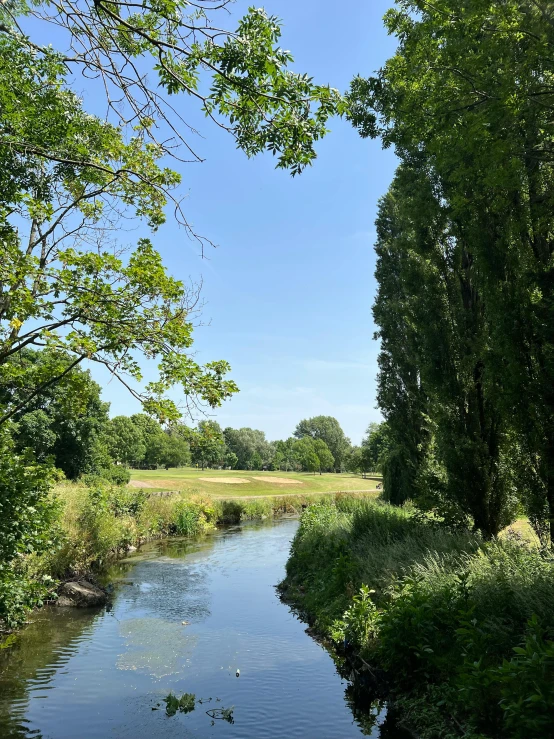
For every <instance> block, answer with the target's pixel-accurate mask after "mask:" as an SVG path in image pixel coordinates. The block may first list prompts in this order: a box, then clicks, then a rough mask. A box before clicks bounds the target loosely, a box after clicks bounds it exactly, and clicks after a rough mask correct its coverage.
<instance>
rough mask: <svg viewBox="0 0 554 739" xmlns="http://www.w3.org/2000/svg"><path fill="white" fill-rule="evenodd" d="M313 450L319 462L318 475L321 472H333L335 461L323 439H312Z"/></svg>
mask: <svg viewBox="0 0 554 739" xmlns="http://www.w3.org/2000/svg"><path fill="white" fill-rule="evenodd" d="M313 448H314V451H315V453H316V454H317V458H318V460H319V474H320V475H321V474H322V472H323V471H325V472H331V471H332V470H333V467H334V464H335V459H334V457H333V455H332V454H331V451H330V449H329V447H328V446H327V444H326V443H325V442H324V441H323V439H314V442H313Z"/></svg>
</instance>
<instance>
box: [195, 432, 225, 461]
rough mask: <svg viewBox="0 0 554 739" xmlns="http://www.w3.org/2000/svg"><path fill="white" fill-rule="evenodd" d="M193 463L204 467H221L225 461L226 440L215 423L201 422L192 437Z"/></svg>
mask: <svg viewBox="0 0 554 739" xmlns="http://www.w3.org/2000/svg"><path fill="white" fill-rule="evenodd" d="M190 451H191V455H192V461H193V462H194V463H195V464H197V465H199V466H200V467H202V469H204V467H209V466H212V465H213V466H221V465H222V464H223V462H224V460H225V438H224V436H223V432H222V430H221V427H220V425H219V424H218V423H216V422H215V421H200V423H199V424H198V428H197V430H196V431H194V432H192V433H191V435H190Z"/></svg>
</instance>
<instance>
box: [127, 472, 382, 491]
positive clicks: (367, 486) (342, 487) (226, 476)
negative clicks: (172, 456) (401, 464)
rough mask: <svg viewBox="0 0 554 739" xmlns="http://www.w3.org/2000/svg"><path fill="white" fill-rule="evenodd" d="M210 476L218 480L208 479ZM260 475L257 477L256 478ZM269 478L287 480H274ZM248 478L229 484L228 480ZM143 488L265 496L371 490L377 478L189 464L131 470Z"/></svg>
mask: <svg viewBox="0 0 554 739" xmlns="http://www.w3.org/2000/svg"><path fill="white" fill-rule="evenodd" d="M202 478H214V479H218V480H220V482H211V481H210V482H208V481H206V480H204V479H202ZM257 478H261V479H257ZM272 478H278V479H281V480H287V482H286V483H283V482H275V480H274V479H272ZM237 479H238V480H248V482H246V483H239V484H233V483H232V482H230V481H231V480H237ZM142 483H144V489H145V490H152V491H154V490H194V491H195V492H197V493H199V494H202V495H211V496H215V497H217V498H226V499H229V498H243V497H251V496H265V495H295V494H302V495H305V494H309V493H335V492H350V491H356V492H361V491H363V492H372V491H376V489H377V485H378V484H379V483H380V478H379V477H377V476H375V477H373V478H371V479H364V478H362V476H361V475H355V474H350V473H342V474H333V473H327V474H323V475H313V474H310V473H307V472H258V471H251V472H249V471H247V470H198V469H194V468H190V467H185V468H179V469H171V470H132V471H131V485H132V487H135V488H136V487H139V486H141V485H142Z"/></svg>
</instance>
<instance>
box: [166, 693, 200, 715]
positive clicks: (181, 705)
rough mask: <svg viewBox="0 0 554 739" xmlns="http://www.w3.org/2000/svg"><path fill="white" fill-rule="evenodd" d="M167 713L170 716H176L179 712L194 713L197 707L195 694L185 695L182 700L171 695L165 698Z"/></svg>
mask: <svg viewBox="0 0 554 739" xmlns="http://www.w3.org/2000/svg"><path fill="white" fill-rule="evenodd" d="M164 703H165V712H166V714H167V715H168V716H175V714H176V713H177V711H179V712H180V713H190V712H191V711H194V708H195V706H196V696H195V695H194V693H183V695H182V696H181V697H180V698H177V696H176V695H174V694H173V693H170V694H169V695H167V696H166V697H165V698H164Z"/></svg>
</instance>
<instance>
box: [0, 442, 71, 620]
mask: <svg viewBox="0 0 554 739" xmlns="http://www.w3.org/2000/svg"><path fill="white" fill-rule="evenodd" d="M54 477H55V474H54V470H53V468H52V467H51V466H49V465H47V464H37V463H36V462H35V460H34V458H33V457H32V455H31V453H30V452H26V453H24V454H21V455H17V454H14V453H13V444H12V442H11V439H10V438H9V436H8V434H7V433H6V432H2V433H1V434H0V624H1V622H3V623H4V625H6V626H7V627H8V628H13V627H14V626H16V625H17V624H18V623H20V622H21V621H22V620H23V619H24V618H25V614H26V612H27V611H28V610H29V608H32V607H33V606H34V605H37V604H40V603H41V602H42V599H43V598H44V597H45V596H46V594H47V593H48V590H49V583H48V582H46V581H43V580H40V581H36V582H35V581H33V580H31V579H29V578H28V577H27V574H26V571H25V566H24V561H25V558H26V556H27V555H29V554H32V553H33V552H36V553H40V552H43V551H45V550H48V549H51V548H52V547H53V546H54V545H55V541H54V529H53V524H54V522H55V520H56V517H57V515H58V511H59V506H58V505H57V503H56V501H55V500H54V499H52V498H50V497H49V491H50V488H51V485H52V482H53V480H54Z"/></svg>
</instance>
